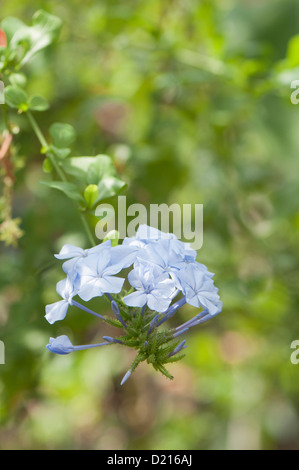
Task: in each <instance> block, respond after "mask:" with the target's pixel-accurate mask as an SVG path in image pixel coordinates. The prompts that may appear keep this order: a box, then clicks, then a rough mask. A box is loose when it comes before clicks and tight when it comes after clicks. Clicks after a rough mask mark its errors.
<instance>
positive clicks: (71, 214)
mask: <svg viewBox="0 0 299 470" xmlns="http://www.w3.org/2000/svg"><path fill="white" fill-rule="evenodd" d="M39 8H43V9H44V10H46V11H48V12H49V13H52V14H54V15H56V16H58V17H60V18H61V19H62V22H63V27H62V30H61V35H60V38H59V40H58V41H57V42H56V43H55V45H54V46H52V47H51V48H49V49H47V50H45V51H43V52H41V53H39V54H38V55H36V56H35V57H34V59H32V61H31V62H30V65H28V66H26V67H27V68H26V75H28V77H29V79H28V83H27V90H28V94H29V95H41V96H44V97H45V98H46V99H47V101H48V102H49V103H51V111H50V112H45V113H42V114H41V115H40V116H39V122H40V125H41V127H42V129H43V130H44V132H47V129H49V127H50V125H51V124H52V123H53V122H55V121H58V122H66V123H69V124H71V125H72V126H73V127H74V128H75V130H76V134H77V140H76V142H75V144H74V146H73V148H75V149H76V152H75V154H74V155H73V156H76V155H97V154H108V155H110V156H112V158H113V161H114V163H115V165H116V167H117V170H118V173H119V174H120V175H121V178H122V179H123V180H124V181H126V183H127V184H128V189H127V193H126V195H127V198H128V201H129V202H140V203H143V204H145V205H149V204H150V203H161V202H165V203H169V204H171V203H175V202H178V203H180V204H183V203H201V204H203V205H204V243H203V247H202V248H201V249H200V251H199V256H198V260H199V261H200V262H203V263H205V264H206V265H207V266H208V268H209V270H210V271H212V272H215V273H216V274H215V283H216V285H217V286H219V288H220V296H221V299H222V300H223V303H224V309H223V313H222V314H221V315H219V316H218V317H217V318H216V319H215V320H214V321H213V322H209V323H208V324H206V325H204V326H202V327H199V328H198V329H197V330H195V329H194V331H192V332H190V333H188V334H187V335H186V339H187V343H188V344H189V347H188V349H187V350H186V354H187V355H186V358H185V359H184V360H183V361H182V362H181V363H179V364H177V365H173V366H172V367H171V372H172V373H173V375H174V376H175V380H174V381H173V382H170V381H168V380H167V379H165V378H163V377H160V376H158V374H155V373H152V372H151V370H150V369H149V368H148V367H146V365H145V366H140V368H139V369H137V370H136V372H135V374H134V376H133V377H132V378H131V379H130V381H128V382H127V384H126V385H125V386H124V387H123V388H121V387H120V386H119V383H120V379H121V377H122V376H123V372H124V370H126V367H127V365H128V364H129V363H130V360H131V357H128V356H126V355H124V354H123V350H122V348H121V347H119V348H118V346H115V348H109V350H108V351H105V350H104V348H103V349H101V350H100V351H95V350H91V351H82V352H80V353H78V354H72V355H69V356H66V357H56V356H55V357H53V355H51V354H50V353H49V352H48V351H46V349H45V345H46V344H47V342H48V338H49V336H57V335H58V334H69V336H70V337H71V338H73V339H74V342H75V343H76V344H80V343H81V344H83V343H86V342H92V341H94V340H96V339H99V338H101V337H102V336H103V335H104V334H109V333H111V332H110V331H108V330H107V327H106V326H103V325H102V324H99V323H98V322H97V320H96V319H93V318H89V316H88V315H87V316H86V317H85V316H84V314H83V315H82V313H81V312H76V311H75V310H74V312H72V315H70V316H69V317H68V318H67V319H66V320H65V322H63V323H64V324H63V325H60V324H58V325H57V324H55V326H51V327H49V325H48V324H47V322H46V321H45V319H44V306H45V304H47V303H50V302H54V301H56V300H57V297H56V294H55V284H56V282H57V281H58V280H60V279H61V267H60V264H59V263H57V262H56V261H55V259H54V257H53V254H54V253H56V252H57V250H59V249H60V247H61V246H62V244H63V243H65V242H68V243H78V244H80V245H81V246H83V245H84V244H87V243H88V240H86V239H85V235H84V233H83V232H82V229H81V226H80V222H79V221H78V220H77V217H76V214H75V211H74V208H73V205H72V204H71V202H69V201H68V200H67V199H66V198H64V196H63V194H61V193H60V192H58V191H57V192H56V191H54V190H51V189H49V188H47V187H46V186H43V185H41V184H40V183H39V182H40V180H42V179H44V177H45V175H44V173H43V166H42V158H41V157H40V154H39V151H40V146H39V143H38V142H37V141H36V140H35V138H33V135H32V132H31V130H30V128H29V125H28V123H27V122H26V120H25V119H22V116H18V115H14V116H13V120H14V123H15V125H16V126H20V129H21V131H20V133H19V134H17V135H16V137H15V139H14V140H15V141H16V145H17V153H18V157H17V162H18V171H17V174H16V183H15V188H14V195H13V201H14V206H13V215H14V217H15V218H21V220H22V222H21V229H22V230H23V231H24V235H23V237H22V238H21V239H20V241H19V245H18V247H12V248H7V247H5V246H3V245H2V246H1V248H0V252H1V263H0V286H1V290H0V339H1V340H2V341H3V342H4V344H5V362H6V363H5V365H0V423H1V428H0V448H1V449H17V448H19V449H30V448H35V449H39V448H41V449H62V448H67V449H246V448H254V449H266V448H267V449H268V448H274V449H281V448H283V449H288V448H298V447H299V440H298V439H299V381H298V374H299V366H297V367H296V366H295V365H293V364H292V363H291V362H290V354H291V349H290V344H291V342H292V341H293V340H294V339H297V338H298V336H299V321H297V320H296V314H297V312H296V305H298V300H299V298H298V297H299V295H298V285H299V272H298V259H299V239H298V229H299V210H298V174H299V160H298V144H299V134H298V128H299V114H298V113H299V111H298V109H299V108H298V107H296V105H292V104H291V102H290V94H291V88H290V86H291V82H292V80H296V79H299V41H298V34H299V23H298V20H299V11H298V10H299V9H298V5H296V1H295V0H294V1H293V0H260V1H258V2H253V1H245V0H242V1H237V0H222V1H221V2H217V1H215V0H214V1H211V0H209V1H205V0H198V1H195V0H184V1H181V0H172V1H170V0H169V1H161V0H152V1H150V2H142V1H140V0H129V1H127V2H122V1H120V0H109V1H108V0H102V1H96V0H87V1H85V2H83V3H82V2H80V1H79V0H70V1H68V2H61V1H58V0H52V1H49V0H37V1H35V2H31V1H29V0H25V1H24V0H22V1H21V0H3V1H2V4H1V16H2V18H5V17H6V16H16V17H18V18H19V19H21V20H22V21H24V22H27V23H30V21H31V17H32V14H33V13H34V12H35V11H36V10H37V9H39ZM1 119H2V118H1ZM108 201H109V200H108ZM107 306H108V304H106V303H105V302H104V301H102V300H97V301H96V302H94V306H93V307H94V308H95V309H97V311H104V310H105V309H106V308H107ZM93 307H91V308H93ZM191 313H192V312H191V310H189V309H188V308H187V307H186V308H185V310H182V313H180V316H181V320H182V321H183V320H185V319H186V318H189V315H191ZM128 354H129V353H128Z"/></svg>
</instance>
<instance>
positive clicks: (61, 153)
mask: <svg viewBox="0 0 299 470" xmlns="http://www.w3.org/2000/svg"><path fill="white" fill-rule="evenodd" d="M49 150H50V151H52V153H53V154H54V155H55V156H56V157H58V158H59V159H60V160H64V159H65V158H66V157H68V155H69V154H70V153H71V149H69V148H64V149H60V148H58V147H55V145H51V146H50V147H49Z"/></svg>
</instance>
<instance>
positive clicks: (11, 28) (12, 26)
mask: <svg viewBox="0 0 299 470" xmlns="http://www.w3.org/2000/svg"><path fill="white" fill-rule="evenodd" d="M26 27H27V26H26V25H25V23H23V22H22V21H21V20H19V19H18V18H15V17H14V16H7V17H6V18H4V19H3V21H2V22H1V29H3V31H4V32H5V34H6V37H7V42H8V43H10V41H11V39H12V38H13V36H14V34H15V33H16V32H17V31H19V30H21V29H22V28H26Z"/></svg>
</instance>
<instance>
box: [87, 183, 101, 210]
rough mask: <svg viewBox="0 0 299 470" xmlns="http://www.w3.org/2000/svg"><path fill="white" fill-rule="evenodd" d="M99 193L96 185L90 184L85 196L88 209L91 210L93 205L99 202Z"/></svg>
mask: <svg viewBox="0 0 299 470" xmlns="http://www.w3.org/2000/svg"><path fill="white" fill-rule="evenodd" d="M98 193H99V191H98V187H97V185H96V184H89V185H88V186H87V187H86V188H85V190H84V194H83V196H84V199H85V201H86V204H87V208H88V209H91V208H92V207H93V205H94V204H95V202H96V201H97V199H98Z"/></svg>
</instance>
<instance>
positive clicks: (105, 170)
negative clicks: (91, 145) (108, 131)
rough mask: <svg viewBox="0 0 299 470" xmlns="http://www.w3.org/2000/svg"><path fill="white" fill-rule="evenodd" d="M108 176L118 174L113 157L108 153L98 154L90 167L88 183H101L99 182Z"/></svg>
mask: <svg viewBox="0 0 299 470" xmlns="http://www.w3.org/2000/svg"><path fill="white" fill-rule="evenodd" d="M106 176H116V170H115V167H114V165H113V162H112V159H111V158H110V157H108V156H107V155H97V156H96V157H94V161H93V162H92V163H91V165H89V167H88V171H87V180H88V183H90V184H99V182H100V181H101V180H102V179H103V178H104V177H106Z"/></svg>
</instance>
